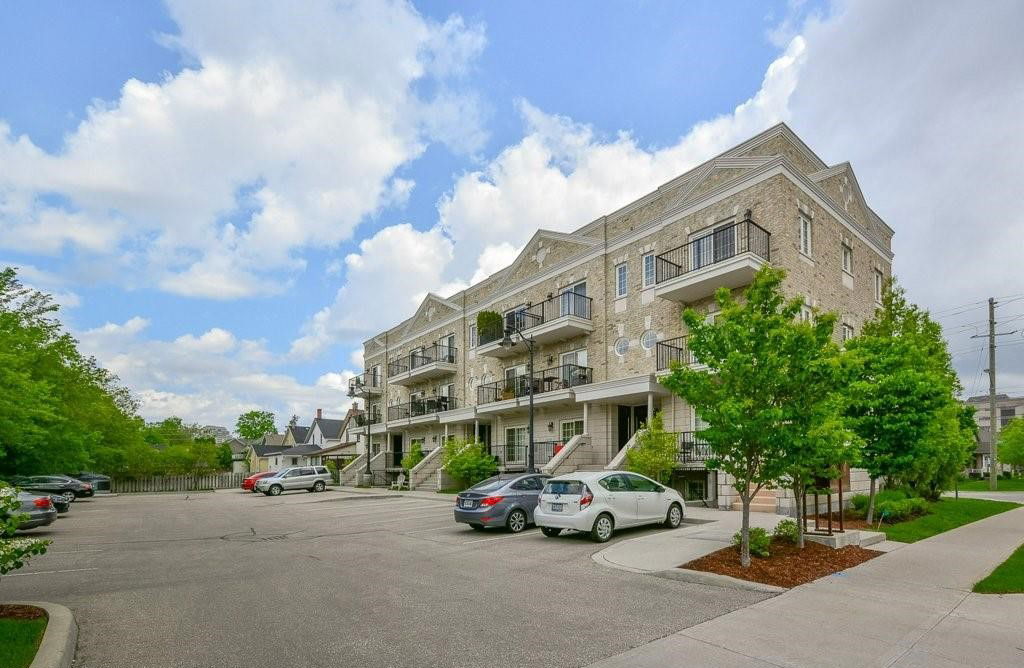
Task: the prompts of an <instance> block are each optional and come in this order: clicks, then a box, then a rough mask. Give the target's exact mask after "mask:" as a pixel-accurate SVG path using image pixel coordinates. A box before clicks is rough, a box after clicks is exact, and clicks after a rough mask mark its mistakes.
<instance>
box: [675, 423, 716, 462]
mask: <svg viewBox="0 0 1024 668" xmlns="http://www.w3.org/2000/svg"><path fill="white" fill-rule="evenodd" d="M678 439H679V440H678V443H679V451H678V453H677V454H676V467H678V468H684V469H702V468H706V464H705V462H706V461H707V460H708V459H709V458H710V457H712V456H713V455H714V453H713V452H712V451H711V446H709V445H708V443H707V441H705V440H704V439H703V438H701V437H700V432H695V431H684V432H681V433H680V434H679V435H678Z"/></svg>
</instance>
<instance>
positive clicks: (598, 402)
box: [364, 125, 892, 503]
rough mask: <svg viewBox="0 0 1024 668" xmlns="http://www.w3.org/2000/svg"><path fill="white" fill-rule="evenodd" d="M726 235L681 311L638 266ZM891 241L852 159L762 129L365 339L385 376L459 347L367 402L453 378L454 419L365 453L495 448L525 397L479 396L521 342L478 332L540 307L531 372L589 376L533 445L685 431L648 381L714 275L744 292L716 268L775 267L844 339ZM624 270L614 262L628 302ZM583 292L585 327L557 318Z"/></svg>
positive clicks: (546, 409) (539, 238) (603, 454)
mask: <svg viewBox="0 0 1024 668" xmlns="http://www.w3.org/2000/svg"><path fill="white" fill-rule="evenodd" d="M746 220H749V221H752V222H753V223H754V224H756V225H757V226H759V227H760V228H763V230H764V231H766V232H767V233H768V235H770V236H769V237H768V241H767V252H761V253H755V254H752V253H750V252H748V249H747V248H746V247H741V239H740V236H739V235H740V233H741V231H743V230H747V229H752V228H750V227H749V224H748V223H745V222H744V221H746ZM802 221H804V222H802ZM733 224H738V225H737V227H736V228H730V229H733V230H734V232H728V230H727V231H726V232H724V234H735V236H731V237H725V238H727V239H728V240H730V243H731V244H733V245H731V246H728V247H724V246H720V247H719V248H718V249H716V250H715V258H714V260H713V262H708V261H705V262H703V263H701V264H696V265H695V266H696V268H694V267H689V268H688V269H687V272H688V273H686V272H684V273H685V276H683V277H682V278H681V279H678V280H677V283H679V284H680V285H682V283H685V282H686V281H691V283H692V284H690V285H689V286H688V287H685V295H686V297H685V298H686V300H687V301H683V299H681V298H680V297H678V296H677V295H676V294H675V293H672V292H671V290H668V288H667V286H668V284H669V283H670V282H671V279H665V280H663V279H664V278H665V277H659V276H658V274H657V272H654V274H653V275H652V272H651V269H652V268H656V267H657V266H660V265H659V261H658V260H656V259H651V260H648V259H645V258H647V257H648V256H654V257H657V256H659V255H663V254H666V253H670V251H671V252H674V253H676V254H670V255H668V256H667V257H668V258H676V257H678V253H679V251H674V250H673V249H679V248H680V247H682V246H684V245H686V244H690V246H689V247H688V249H689V250H688V251H687V252H688V253H695V252H698V250H694V249H696V248H697V247H696V246H695V245H694V240H695V239H698V238H701V237H703V236H704V235H706V234H707V233H708V232H710V231H711V230H712V229H716V230H722V229H724V228H725V227H726V226H729V225H733ZM802 227H803V228H804V229H805V230H806V229H808V227H809V230H810V242H809V244H808V243H807V242H806V241H805V242H803V243H802V242H801V228H802ZM760 234H762V233H758V235H760ZM891 237H892V230H891V229H890V228H889V227H888V226H887V225H886V224H885V223H884V222H883V221H882V220H881V219H880V218H879V217H878V216H877V215H876V214H875V213H874V212H873V211H872V210H871V209H870V207H869V206H868V205H867V203H866V202H865V201H864V200H863V195H862V194H861V191H860V188H859V186H858V185H857V182H856V178H855V177H854V176H853V171H852V169H851V168H850V166H849V165H848V164H846V163H842V164H840V165H836V166H833V167H829V166H828V165H826V164H825V163H823V162H822V161H821V160H820V159H819V158H818V157H817V156H816V155H814V153H813V152H812V151H811V150H810V149H809V148H807V146H806V145H804V144H803V142H801V141H800V140H799V138H797V137H796V136H795V135H794V134H793V133H792V131H790V130H789V129H788V128H787V127H786V126H784V125H779V126H776V127H773V128H771V129H769V130H767V131H765V132H764V133H761V134H760V135H758V136H756V137H754V138H752V139H750V140H748V141H747V142H744V143H743V144H741V145H739V146H737V147H735V148H733V149H731V150H729V151H726V152H725V153H723V154H722V155H720V156H717V157H715V158H712V159H711V160H709V161H708V162H706V163H704V164H702V165H700V166H698V167H696V168H694V169H693V170H691V171H690V172H688V173H686V174H684V175H682V176H680V177H677V178H676V179H673V180H672V181H670V182H669V183H667V184H665V185H663V186H661V187H660V188H658V189H657V190H655V191H653V192H651V193H649V194H648V195H646V196H644V197H642V198H640V199H639V200H637V201H636V202H633V203H631V204H628V205H626V206H625V207H622V208H621V209H619V210H618V211H615V212H612V213H610V214H608V215H606V216H602V217H601V218H599V219H597V220H595V221H592V222H590V223H588V224H586V225H584V226H583V227H581V228H580V229H578V230H576V231H575V232H572V233H570V234H564V233H558V232H548V231H538V232H537V233H536V234H535V235H534V237H533V238H532V239H531V240H530V242H529V243H528V244H527V245H526V246H525V248H524V250H523V251H522V252H521V254H520V255H519V257H518V258H517V259H516V261H515V262H513V264H512V265H510V266H509V267H507V268H505V269H502V270H501V271H499V272H497V273H495V274H494V275H492V276H490V277H489V278H487V279H486V280H484V281H482V282H480V283H478V284H475V285H473V286H471V287H469V288H467V289H465V290H463V291H461V292H459V293H458V294H455V295H453V296H451V297H448V298H447V299H442V298H440V297H436V296H434V295H430V296H428V297H427V298H426V299H425V300H424V302H423V304H422V305H421V306H420V308H419V309H418V310H417V313H416V314H415V315H414V316H413V317H411V318H410V319H409V320H406V321H405V322H402V323H400V324H398V325H397V326H395V327H393V328H391V329H389V330H387V331H385V332H381V333H380V334H378V335H376V336H374V337H373V338H372V339H370V340H369V341H367V342H366V346H365V350H364V359H365V360H366V368H367V369H370V368H371V366H372V365H374V364H380V365H381V366H382V369H384V370H385V371H386V369H387V364H388V362H391V361H395V360H397V359H402V358H403V357H407V356H408V354H409V353H410V351H412V350H413V349H415V348H417V347H421V346H430V345H432V344H433V343H435V342H436V341H438V340H439V339H442V338H444V337H447V336H454V340H455V345H456V347H457V349H458V352H457V355H456V370H455V371H454V372H453V373H450V374H448V375H447V376H445V377H442V378H435V379H432V380H430V381H428V382H424V383H422V384H416V385H412V386H400V385H395V384H393V383H391V382H386V383H385V388H384V390H383V392H382V393H381V394H380V396H379V397H377V398H375V399H371V400H370V402H369V403H370V406H371V410H372V409H373V406H375V405H379V406H380V407H381V410H382V412H383V413H384V414H385V417H387V415H386V413H387V406H389V405H395V404H401V403H405V402H408V401H409V398H410V396H411V395H412V393H414V392H421V393H422V395H421V396H424V397H430V396H432V395H433V393H436V392H437V391H438V388H439V386H441V385H447V384H449V383H450V384H452V385H453V387H454V389H453V392H454V394H453V396H454V397H455V398H456V401H457V410H455V411H449V413H450V415H446V414H445V413H441V414H439V415H437V416H431V417H428V418H425V420H428V421H429V423H427V424H409V423H408V422H406V421H399V422H400V423H399V424H394V423H392V422H391V421H386V423H385V424H382V425H379V426H378V427H377V432H379V433H377V435H375V436H373V442H374V443H377V444H378V445H379V447H380V448H381V449H383V450H389V449H391V448H392V447H395V435H396V434H400V435H401V436H400V438H401V442H402V444H403V447H408V445H407V444H409V443H410V442H411V440H412V439H417V441H418V440H419V439H423V447H424V449H425V450H432V449H433V448H434V447H436V446H437V445H439V444H442V443H443V442H444V439H445V438H446V437H452V436H454V437H458V438H472V437H474V436H475V435H476V434H478V433H480V432H479V431H478V430H479V429H481V426H482V428H483V429H484V431H486V429H487V428H488V427H489V429H490V441H491V443H493V444H501V443H503V442H504V441H505V438H506V437H505V430H506V429H508V428H511V427H518V426H524V425H525V422H526V420H527V414H526V409H525V407H524V403H523V401H518V402H517V401H513V400H505V399H503V398H502V397H504V396H505V395H502V397H496V396H494V394H493V393H491V394H486V393H484V394H483V395H482V394H481V390H480V387H481V386H483V385H487V384H488V383H499V387H500V388H502V389H503V390H507V389H508V388H507V387H506V386H505V385H503V384H502V383H503V382H504V381H503V379H504V378H505V374H506V370H508V369H515V368H519V367H524V366H525V365H526V364H527V362H528V354H527V352H526V350H525V346H522V345H519V346H518V347H517V349H515V352H514V353H506V352H505V351H496V348H497V346H496V345H495V344H490V345H489V346H480V345H477V343H478V341H477V339H476V338H475V336H476V335H475V334H474V332H475V329H476V322H477V316H478V314H479V313H480V312H481V311H494V312H497V313H499V314H505V313H507V312H509V311H510V310H513V309H516V308H517V307H518V308H522V307H524V306H526V307H528V308H529V309H538V308H539V307H538V306H537V305H539V304H540V303H541V302H545V300H549V301H547V302H546V304H545V309H549V310H546V311H545V314H547V315H546V316H545V324H544V325H542V326H541V325H538V326H535V327H532V328H530V329H527V330H526V333H527V334H528V335H530V334H531V332H538V334H537V335H536V336H537V337H538V338H541V337H540V334H539V332H540V331H541V329H542V328H544V327H547V328H548V330H550V331H548V330H545V332H546V334H545V337H543V339H542V340H538V342H537V343H536V347H535V354H534V370H535V372H536V374H539V375H544V374H541V372H542V371H544V370H551V371H549V372H548V374H546V375H547V376H548V377H549V378H554V379H556V381H557V379H558V378H559V373H561V372H559V371H557V369H560V368H563V367H562V365H563V363H564V362H565V361H566V360H570V361H573V360H574V361H575V362H574V363H576V364H579V365H581V366H584V367H587V368H589V370H590V371H589V382H588V383H586V385H585V386H576V387H569V388H560V391H559V392H551V393H550V394H548V395H547V396H545V394H544V393H543V390H541V392H542V393H541V394H538V395H536V396H535V402H536V406H535V410H536V414H535V420H534V429H535V440H536V441H551V440H555V441H559V440H561V439H562V436H563V432H562V426H561V425H562V423H563V422H565V421H580V420H583V421H585V424H584V432H585V433H586V434H587V435H588V436H589V439H588V447H589V448H590V449H591V452H592V454H591V455H588V456H589V457H591V459H595V460H600V461H604V462H608V461H610V460H611V459H612V457H614V456H615V455H616V454H617V453H618V451H619V448H620V447H621V446H622V445H623V441H624V439H626V438H628V436H630V435H631V434H632V432H633V431H635V428H636V426H637V425H638V424H639V423H640V422H642V420H643V419H645V418H646V416H647V414H649V412H650V411H652V410H654V411H661V412H662V413H663V415H664V418H665V423H666V426H667V428H668V429H671V430H673V431H692V430H693V429H694V427H695V420H694V415H693V411H692V410H691V409H690V407H689V406H687V405H686V404H685V402H683V401H681V400H680V399H679V398H678V397H674V396H671V395H670V394H669V393H668V392H667V391H665V390H664V388H662V387H661V386H660V385H658V383H657V380H656V379H657V372H658V371H659V369H658V368H657V367H658V364H657V361H658V350H659V343H663V342H666V341H669V340H672V339H677V338H678V337H682V336H685V334H686V327H685V325H684V324H683V323H682V321H681V315H682V312H683V310H684V309H685V308H688V307H689V308H693V309H695V310H697V311H698V312H702V313H708V314H712V313H713V312H714V311H715V310H717V307H716V305H715V303H714V299H713V292H714V290H715V288H716V287H717V285H718V284H716V283H715V281H716V280H719V278H716V277H720V280H723V281H726V280H728V281H733V282H732V283H731V287H733V288H734V289H735V290H736V291H741V290H742V287H743V285H742V282H741V283H737V282H735V277H736V276H740V275H741V274H738V273H732V274H727V273H722V272H735V271H740V270H738V269H731V268H729V269H723V267H726V266H727V265H729V262H728V261H729V260H733V259H736V260H737V261H739V260H743V261H749V262H750V263H753V264H752V266H754V267H756V266H759V265H760V264H763V263H764V262H767V261H770V262H771V263H772V264H774V265H776V266H781V267H783V268H785V269H786V270H787V277H786V280H785V282H784V290H785V291H786V293H787V294H790V295H802V296H803V297H804V298H805V301H806V302H807V305H808V306H809V307H811V308H812V309H818V310H821V311H834V312H837V313H838V314H839V320H840V323H841V325H840V326H837V331H836V337H837V340H841V337H842V336H843V333H844V327H843V326H846V327H847V328H849V329H848V330H847V333H849V332H852V333H856V332H858V331H859V330H860V328H861V327H862V326H863V324H864V322H865V321H866V320H868V319H869V318H870V317H871V316H872V314H873V313H874V310H875V308H876V306H877V301H876V281H884V280H886V279H887V278H888V277H889V276H891V273H892V270H891V266H892V265H891V263H892V253H891V245H890V242H891ZM748 238H749V237H748ZM757 238H763V237H761V236H757ZM709 239H711V238H710V237H705V240H706V241H707V240H709ZM715 243H720V244H721V243H722V242H719V241H717V240H715ZM808 246H809V247H808ZM723 248H724V250H723ZM759 248H760V247H759ZM844 249H845V250H844ZM705 252H706V251H705ZM764 255H768V257H763V256H764ZM619 267H625V277H624V278H625V285H624V288H625V289H624V294H622V292H623V290H622V287H623V286H622V285H621V281H620V280H619V279H620V273H619V272H620V271H621V270H620V269H619ZM752 270H753V269H751V271H752ZM716 272H718V273H716ZM702 276H705V278H702ZM691 277H693V278H691ZM748 280H749V279H748ZM581 284H585V292H586V297H587V299H588V304H589V313H588V314H587V315H589V317H588V318H584V319H582V320H583V321H584V322H585V326H582V327H578V328H577V329H572V328H571V327H568V326H565V325H564V323H562V324H559V322H556V321H558V320H559V317H558V311H557V307H558V299H559V298H558V295H560V294H561V293H562V292H563V291H566V290H572V289H574V286H577V288H576V289H578V290H583V289H584V288H583V287H582V285H581ZM678 294H683V292H680V293H678ZM552 299H554V302H552V301H550V300H552ZM552 314H553V315H554V316H556V317H553V318H552V317H549V316H551V315H552ZM548 320H550V321H551V322H548ZM562 320H565V318H562ZM531 322H533V321H531ZM559 328H561V329H559ZM552 332H553V333H552ZM506 354H507V356H506ZM519 373H522V372H519ZM561 377H562V378H566V377H568V376H564V375H563V376H561ZM543 388H544V389H547V388H548V386H547V385H544V386H543ZM487 397H490V399H491V400H492V401H490V402H488V401H487V400H486V398H487ZM549 399H550V401H549ZM488 403H494V404H496V406H497V408H496V406H488V405H487V404H488ZM506 405H507V407H506ZM588 461H589V460H588ZM697 477H699V476H697ZM854 477H855V478H856V479H857V481H858V482H859V481H860V478H859V477H857V476H854ZM727 483H728V481H725V480H724V478H720V479H719V480H718V482H717V485H716V484H714V483H713V482H709V483H708V485H707V487H708V489H709V491H708V494H707V496H709V497H713V496H715V495H714V488H715V487H716V486H717V487H718V488H719V491H718V496H719V497H721V499H722V503H728V502H729V499H728V498H727V497H729V494H728V493H727V492H728V484H727Z"/></svg>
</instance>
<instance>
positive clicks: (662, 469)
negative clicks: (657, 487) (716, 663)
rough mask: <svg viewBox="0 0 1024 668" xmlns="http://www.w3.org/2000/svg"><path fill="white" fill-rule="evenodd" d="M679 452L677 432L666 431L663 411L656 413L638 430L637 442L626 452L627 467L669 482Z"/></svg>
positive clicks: (659, 480)
mask: <svg viewBox="0 0 1024 668" xmlns="http://www.w3.org/2000/svg"><path fill="white" fill-rule="evenodd" d="M678 454H679V446H678V445H677V444H676V436H675V434H672V433H669V432H667V431H665V422H664V420H663V418H662V415H661V413H655V414H654V417H653V418H651V420H650V421H649V422H648V423H647V425H646V426H645V427H644V428H643V429H641V430H640V431H639V432H637V435H636V444H635V445H634V446H633V447H632V448H631V449H630V450H629V451H628V452H627V453H626V468H627V469H629V470H630V471H633V472H634V473H639V474H641V475H645V476H647V477H648V478H653V479H654V480H657V481H658V482H663V483H667V482H668V480H669V478H670V477H671V475H672V471H673V470H674V469H675V466H676V460H677V457H678Z"/></svg>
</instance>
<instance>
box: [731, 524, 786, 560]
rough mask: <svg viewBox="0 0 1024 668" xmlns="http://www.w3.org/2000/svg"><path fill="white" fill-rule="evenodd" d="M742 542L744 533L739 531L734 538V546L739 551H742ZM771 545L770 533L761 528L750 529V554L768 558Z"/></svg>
mask: <svg viewBox="0 0 1024 668" xmlns="http://www.w3.org/2000/svg"><path fill="white" fill-rule="evenodd" d="M784 521H785V520H784ZM789 521H792V520H789ZM780 524H781V522H780ZM742 542H743V532H741V531H737V532H736V533H735V534H733V536H732V544H733V545H735V546H736V549H737V550H738V549H740V545H741V543H742ZM771 544H772V537H771V536H769V535H768V531H767V530H766V529H762V528H761V527H750V554H752V555H754V556H755V557H767V556H769V552H768V548H769V547H770V546H771Z"/></svg>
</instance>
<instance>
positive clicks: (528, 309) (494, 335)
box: [477, 291, 594, 346]
mask: <svg viewBox="0 0 1024 668" xmlns="http://www.w3.org/2000/svg"><path fill="white" fill-rule="evenodd" d="M593 303H594V300H593V299H591V298H590V297H587V296H586V295H581V294H578V293H576V292H569V291H566V292H563V293H561V294H558V295H554V296H552V297H548V298H547V299H545V300H544V301H542V302H538V303H536V304H532V303H526V304H520V305H519V306H516V307H515V308H513V309H511V310H510V311H508V312H507V313H505V315H504V317H503V322H504V329H503V330H499V329H497V328H494V329H492V330H490V331H486V332H479V333H478V335H477V338H478V341H477V344H478V345H481V346H483V345H487V344H488V343H493V342H494V341H498V340H500V339H501V338H502V337H503V336H504V335H505V331H515V330H516V329H519V330H522V331H525V330H527V329H530V328H531V327H536V326H537V325H542V324H544V323H545V322H551V321H552V320H557V319H558V318H562V317H565V316H574V317H577V318H583V319H585V320H590V318H591V311H592V310H593Z"/></svg>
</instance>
